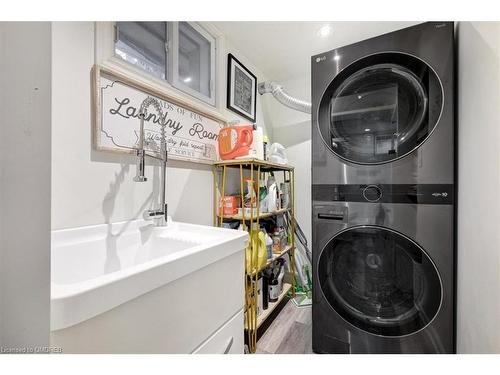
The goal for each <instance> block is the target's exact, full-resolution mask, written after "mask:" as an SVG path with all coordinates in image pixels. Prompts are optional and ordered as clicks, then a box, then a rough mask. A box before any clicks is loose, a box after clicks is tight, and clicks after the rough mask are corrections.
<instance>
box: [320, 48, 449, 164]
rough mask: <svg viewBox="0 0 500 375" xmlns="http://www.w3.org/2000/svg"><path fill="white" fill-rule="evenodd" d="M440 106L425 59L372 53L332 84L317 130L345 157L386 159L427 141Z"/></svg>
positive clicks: (439, 94) (365, 161)
mask: <svg viewBox="0 0 500 375" xmlns="http://www.w3.org/2000/svg"><path fill="white" fill-rule="evenodd" d="M442 107H443V91H442V87H441V83H440V81H439V78H438V77H437V75H436V73H435V72H434V71H433V70H432V69H431V68H430V67H429V66H428V65H427V64H426V63H424V62H423V61H422V60H419V59H417V58H416V57H413V56H410V55H406V54H401V53H381V54H376V55H372V56H369V57H366V58H364V59H361V60H358V61H356V62H355V63H353V64H351V65H349V66H348V67H346V68H345V69H344V70H342V71H341V72H340V73H339V74H338V75H337V76H336V77H335V78H334V80H333V81H332V82H331V83H330V85H329V87H328V89H327V90H326V92H325V94H324V95H323V97H322V100H321V102H320V106H319V114H318V115H319V117H318V118H319V128H320V134H321V136H322V138H323V140H324V141H325V143H326V145H327V146H328V148H329V149H330V150H331V151H332V152H333V153H335V154H336V155H337V156H339V157H340V158H342V159H344V160H347V161H349V162H353V163H356V164H381V163H387V162H390V161H393V160H396V159H399V158H401V157H403V156H405V155H407V154H409V153H410V152H412V151H413V150H415V149H416V148H417V147H419V146H420V145H421V144H422V143H423V142H424V141H425V140H426V139H427V137H428V136H429V135H430V134H431V132H432V130H433V129H434V127H435V126H436V124H437V123H438V121H439V117H440V115H441V110H442Z"/></svg>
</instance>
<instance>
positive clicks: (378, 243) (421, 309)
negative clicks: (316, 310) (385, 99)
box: [318, 226, 442, 337]
mask: <svg viewBox="0 0 500 375" xmlns="http://www.w3.org/2000/svg"><path fill="white" fill-rule="evenodd" d="M318 277H319V282H320V286H321V290H322V292H323V295H324V296H325V298H326V300H327V301H328V303H329V304H330V306H331V307H332V308H333V309H334V310H335V311H336V312H337V313H338V314H339V315H340V316H341V317H342V318H344V319H345V320H346V321H347V322H349V323H351V324H352V325H354V326H355V327H357V328H359V329H362V330H364V331H366V332H369V333H372V334H376V335H381V336H393V337H394V336H404V335H409V334H412V333H415V332H417V331H419V330H421V329H423V328H424V327H425V326H427V325H428V324H429V323H430V322H431V321H432V319H433V318H434V317H435V316H436V314H437V313H438V310H439V307H440V304H441V297H442V286H441V280H440V278H439V274H438V271H437V269H436V267H435V266H434V264H433V262H432V261H431V259H430V258H429V257H428V255H427V254H426V253H425V252H424V251H423V249H422V248H421V247H419V246H418V245H417V244H416V243H415V242H413V241H411V240H410V239H409V238H407V237H405V236H403V235H402V234H400V233H398V232H394V231H392V230H389V229H386V228H381V227H376V226H359V227H352V228H350V229H347V230H345V231H342V232H340V233H339V234H338V235H336V236H335V237H334V238H332V239H331V240H330V242H329V243H328V244H327V245H326V246H325V248H324V249H323V251H322V253H321V255H320V258H319V264H318Z"/></svg>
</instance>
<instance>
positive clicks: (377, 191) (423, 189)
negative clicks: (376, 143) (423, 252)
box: [312, 184, 454, 204]
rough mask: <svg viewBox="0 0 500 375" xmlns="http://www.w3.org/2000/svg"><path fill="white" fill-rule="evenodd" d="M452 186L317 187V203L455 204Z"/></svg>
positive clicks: (315, 195) (375, 185)
mask: <svg viewBox="0 0 500 375" xmlns="http://www.w3.org/2000/svg"><path fill="white" fill-rule="evenodd" d="M453 191H454V186H453V185H452V184H394V185H393V184H366V185H365V184H361V185H358V184H346V185H313V188H312V196H313V201H322V202H366V203H407V204H453V195H454V194H453Z"/></svg>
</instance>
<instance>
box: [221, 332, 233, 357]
mask: <svg viewBox="0 0 500 375" xmlns="http://www.w3.org/2000/svg"><path fill="white" fill-rule="evenodd" d="M233 341H234V340H233V336H231V338H230V339H229V341H228V342H227V345H226V349H224V352H223V354H228V353H229V351H230V350H231V347H232V346H233Z"/></svg>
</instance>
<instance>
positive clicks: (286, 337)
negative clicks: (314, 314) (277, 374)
mask: <svg viewBox="0 0 500 375" xmlns="http://www.w3.org/2000/svg"><path fill="white" fill-rule="evenodd" d="M311 345H312V318H311V307H310V306H309V307H301V308H298V307H297V306H295V304H294V303H293V301H291V300H290V301H288V303H287V304H286V305H285V306H284V307H283V310H281V312H280V313H279V315H278V316H277V317H276V319H274V321H273V322H272V323H271V325H270V326H269V328H268V329H267V330H266V332H264V334H263V335H262V337H261V338H260V339H259V341H258V342H257V354H310V353H312V346H311Z"/></svg>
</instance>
